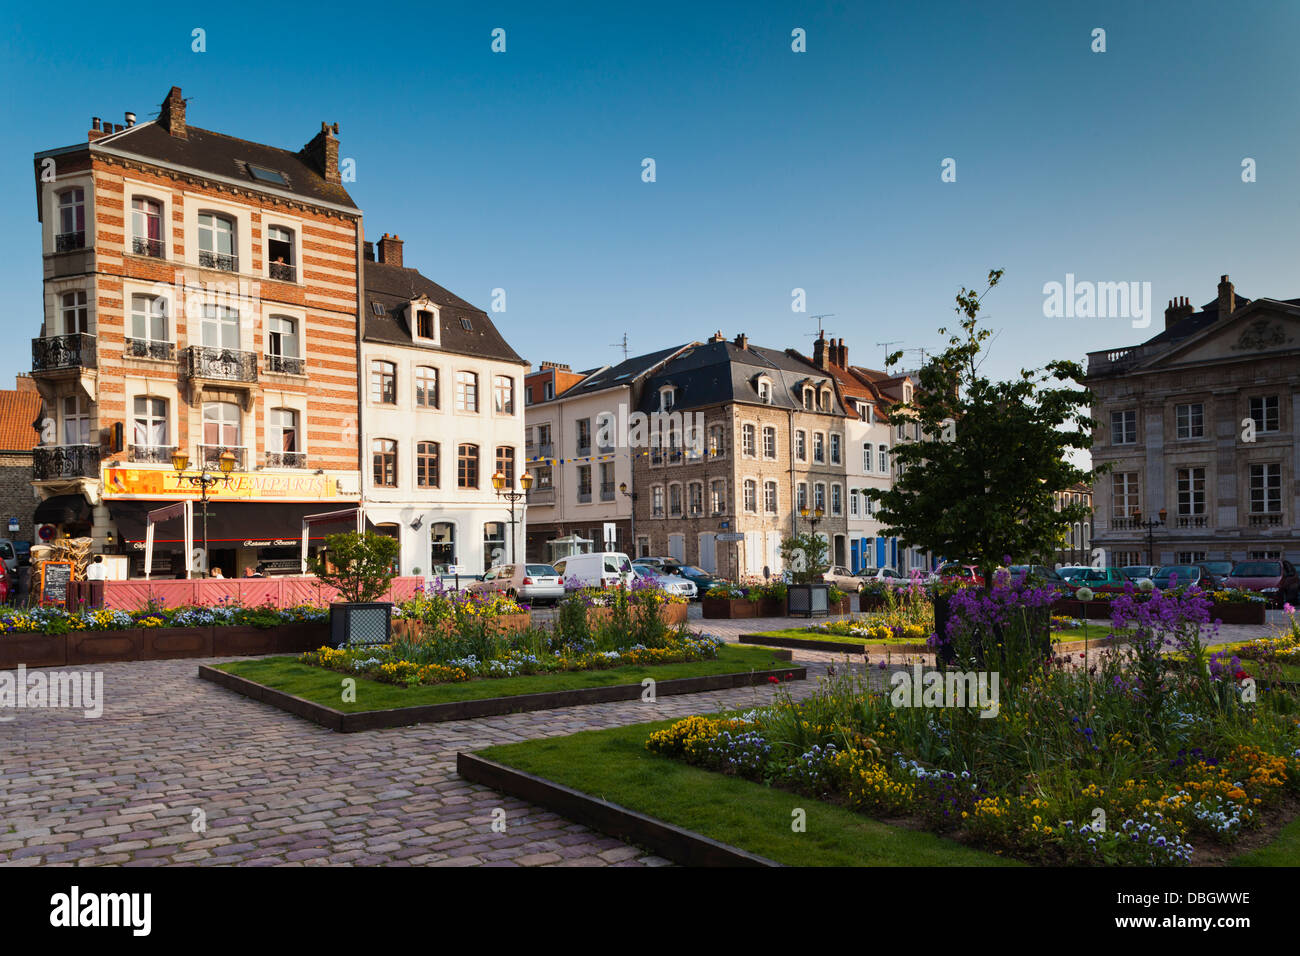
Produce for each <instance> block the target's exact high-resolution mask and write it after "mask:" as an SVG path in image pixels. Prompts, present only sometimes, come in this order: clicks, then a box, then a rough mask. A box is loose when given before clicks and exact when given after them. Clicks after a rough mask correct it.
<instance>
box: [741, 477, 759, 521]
mask: <svg viewBox="0 0 1300 956" xmlns="http://www.w3.org/2000/svg"><path fill="white" fill-rule="evenodd" d="M744 489H745V490H744V508H745V513H746V514H753V513H754V512H756V511H758V482H757V481H755V480H754V479H753V478H746V479H745V485H744Z"/></svg>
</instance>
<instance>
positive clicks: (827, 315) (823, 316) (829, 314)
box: [804, 312, 835, 339]
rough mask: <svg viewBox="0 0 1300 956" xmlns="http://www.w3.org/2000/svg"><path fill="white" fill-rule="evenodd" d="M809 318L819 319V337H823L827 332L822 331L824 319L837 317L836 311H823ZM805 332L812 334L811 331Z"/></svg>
mask: <svg viewBox="0 0 1300 956" xmlns="http://www.w3.org/2000/svg"><path fill="white" fill-rule="evenodd" d="M808 318H810V319H816V320H817V338H819V339H822V338H825V337H826V336H825V334H824V333H823V332H822V319H833V318H835V313H834V312H823V313H822V314H821V315H810V316H808ZM804 334H805V335H812V333H811V332H805V333H804Z"/></svg>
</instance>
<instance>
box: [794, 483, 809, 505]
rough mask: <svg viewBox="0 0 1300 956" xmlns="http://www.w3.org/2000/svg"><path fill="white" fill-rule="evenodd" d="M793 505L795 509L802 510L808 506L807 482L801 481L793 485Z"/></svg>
mask: <svg viewBox="0 0 1300 956" xmlns="http://www.w3.org/2000/svg"><path fill="white" fill-rule="evenodd" d="M794 507H795V510H796V511H803V510H804V509H805V508H807V507H808V482H806V481H801V482H799V484H797V485H795V488H794Z"/></svg>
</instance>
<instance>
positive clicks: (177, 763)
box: [0, 611, 1267, 866]
mask: <svg viewBox="0 0 1300 956" xmlns="http://www.w3.org/2000/svg"><path fill="white" fill-rule="evenodd" d="M696 613H697V614H698V611H696ZM787 623H788V621H787V620H786V619H777V620H762V619H759V620H748V621H707V622H706V621H700V622H699V626H700V628H701V629H702V630H705V631H706V632H708V633H713V634H720V635H722V636H723V637H725V638H727V639H728V640H735V639H736V638H737V636H738V635H740V634H742V633H745V632H747V631H752V630H761V629H774V628H775V627H776V626H778V625H781V626H784V625H786V624H787ZM1224 630H1225V632H1226V631H1227V630H1228V629H1226V628H1225V629H1224ZM1240 630H1246V629H1240ZM1249 630H1251V631H1252V632H1254V633H1251V634H1249V635H1242V636H1258V634H1259V632H1264V631H1266V630H1267V628H1254V629H1249ZM795 658H796V660H798V661H800V662H805V663H808V664H809V678H810V679H809V680H808V681H804V682H797V683H795V684H792V685H790V686H791V690H792V693H793V694H794V695H795V696H796V697H801V696H803V695H805V694H807V693H808V692H810V691H811V689H812V688H813V686H814V684H815V679H816V677H817V676H820V675H821V674H823V673H825V670H826V662H827V661H831V660H839V661H843V655H833V654H822V653H818V652H805V651H795ZM197 663H198V662H197V661H151V662H135V663H122V664H107V665H103V666H102V667H101V668H100V669H101V670H102V672H103V674H104V693H105V698H106V700H105V708H104V714H103V716H102V717H101V718H99V719H98V720H86V719H85V718H83V717H82V716H81V715H80V714H79V713H73V712H67V711H49V710H43V711H18V712H16V716H15V719H14V720H13V721H11V722H7V723H0V771H2V772H0V865H30V864H36V863H44V864H65V865H71V864H127V865H158V864H170V863H194V864H199V865H213V864H231V863H240V864H252V865H304V864H322V863H324V864H349V863H351V864H395V865H407V864H412V865H419V864H432V865H525V866H526V865H540V864H558V865H579V866H585V865H592V866H600V865H645V866H656V865H663V864H665V863H666V862H667V861H665V860H663V859H661V858H658V857H655V856H652V855H650V854H648V853H646V852H644V851H642V850H639V849H637V848H635V847H631V846H628V845H626V844H624V843H622V842H620V841H618V840H614V839H611V838H608V837H605V836H602V835H601V834H598V833H595V832H593V831H591V830H589V829H587V828H585V827H583V826H580V825H577V824H574V823H571V822H569V821H567V820H565V819H564V818H562V817H559V816H557V815H555V814H553V813H550V812H547V811H544V810H541V809H539V808H537V807H535V806H532V805H531V804H526V803H523V802H521V801H518V800H514V799H510V798H506V797H503V796H501V795H500V794H498V793H496V792H495V791H492V790H489V789H487V788H485V787H481V786H477V785H473V784H469V783H467V782H466V781H464V780H462V779H461V778H460V777H459V776H457V775H456V772H455V755H456V752H457V751H459V750H476V749H479V748H482V747H486V746H489V745H492V744H498V743H508V742H513V741H518V740H526V739H533V738H538V737H548V736H559V735H565V734H572V733H576V732H578V731H581V730H589V729H596V728H604V727H613V726H620V725H626V724H631V723H636V722H639V721H645V720H655V719H663V718H669V717H679V716H686V715H689V714H692V713H707V712H709V711H712V710H717V709H721V708H727V707H744V706H758V705H763V704H766V703H768V702H770V701H771V699H772V695H773V691H772V689H771V688H770V687H767V686H764V687H759V688H746V689H741V690H730V691H720V692H715V693H708V694H694V695H689V696H681V697H664V698H661V699H660V700H659V701H658V702H657V703H655V704H646V703H642V702H640V701H629V702H618V703H609V704H596V705H591V706H585V707H570V708H565V709H563V710H553V711H541V712H537V713H528V714H514V715H509V716H504V717H493V718H485V719H479V720H472V721H455V722H448V723H442V724H429V725H424V726H418V727H404V728H398V729H394V730H383V731H372V732H368V733H360V734H335V733H331V732H330V731H327V730H324V729H323V728H320V727H317V726H316V725H314V724H311V723H308V722H306V721H303V720H299V719H298V718H295V717H292V716H290V715H288V714H286V713H284V712H282V711H279V710H276V709H275V708H272V707H269V706H267V705H264V704H259V703H257V702H255V701H252V700H249V699H247V698H244V697H240V696H238V695H236V694H233V693H231V692H229V691H226V690H223V689H221V688H218V687H216V686H214V685H212V684H210V683H207V682H205V681H200V680H198V679H197V677H195V671H196V664H197ZM900 663H901V662H900ZM72 670H83V671H85V670H91V668H72ZM498 807H499V808H501V809H504V810H505V811H506V814H507V816H506V820H507V830H506V832H505V833H494V832H493V831H492V829H491V819H492V812H493V810H494V809H496V808H498ZM200 818H201V819H202V822H203V824H204V825H203V827H202V829H201V832H196V830H195V827H196V826H197V822H198V820H199V819H200Z"/></svg>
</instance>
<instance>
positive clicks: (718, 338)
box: [709, 329, 727, 345]
mask: <svg viewBox="0 0 1300 956" xmlns="http://www.w3.org/2000/svg"><path fill="white" fill-rule="evenodd" d="M725 341H727V340H726V338H725V337H724V336H723V334H722V329H718V331H716V332H714V333H713V334H712V335H710V336H709V344H710V345H712V344H714V343H716V342H725Z"/></svg>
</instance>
